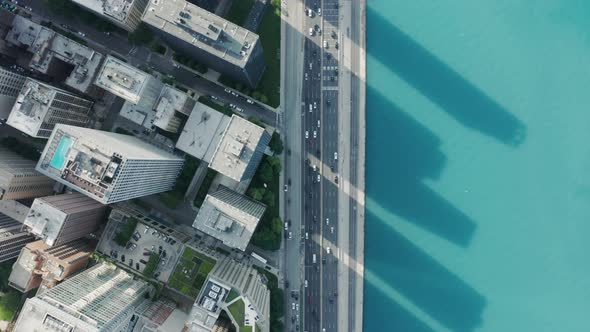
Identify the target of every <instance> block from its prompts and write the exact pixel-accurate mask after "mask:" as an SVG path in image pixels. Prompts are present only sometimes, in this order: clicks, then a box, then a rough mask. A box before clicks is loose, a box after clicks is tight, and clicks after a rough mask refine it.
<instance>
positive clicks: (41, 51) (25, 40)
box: [6, 16, 104, 92]
mask: <svg viewBox="0 0 590 332" xmlns="http://www.w3.org/2000/svg"><path fill="white" fill-rule="evenodd" d="M6 40H7V41H8V42H9V43H11V44H13V45H17V46H26V47H27V51H29V52H31V53H32V54H33V57H32V58H31V62H30V63H29V66H30V67H31V68H32V69H34V70H37V71H39V72H41V73H47V71H48V70H49V68H50V65H51V63H52V62H53V60H54V59H59V60H61V61H63V62H65V63H68V64H71V65H73V66H74V69H73V70H72V72H71V74H70V75H69V76H68V78H67V79H66V82H65V83H66V84H67V85H68V86H70V87H72V88H74V89H76V90H78V91H80V92H86V91H87V90H88V88H89V87H90V86H91V84H92V80H93V78H94V76H95V74H96V72H97V71H98V67H99V65H100V64H101V62H102V60H103V58H104V56H103V55H102V54H100V53H98V52H96V51H94V50H93V49H91V48H89V47H86V46H84V45H82V44H79V43H77V42H75V41H74V40H72V39H69V38H66V37H64V36H62V35H60V34H58V33H56V32H54V31H53V30H51V29H48V28H46V27H44V26H41V25H39V24H37V23H35V22H32V21H30V20H28V19H26V18H24V17H22V16H15V18H14V21H13V22H12V29H11V30H10V31H9V32H8V34H7V36H6Z"/></svg>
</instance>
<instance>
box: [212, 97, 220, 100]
mask: <svg viewBox="0 0 590 332" xmlns="http://www.w3.org/2000/svg"><path fill="white" fill-rule="evenodd" d="M211 99H213V100H219V98H217V96H211Z"/></svg>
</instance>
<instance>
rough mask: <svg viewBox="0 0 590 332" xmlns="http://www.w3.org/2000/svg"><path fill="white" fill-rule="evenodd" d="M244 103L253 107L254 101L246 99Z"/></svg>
mask: <svg viewBox="0 0 590 332" xmlns="http://www.w3.org/2000/svg"><path fill="white" fill-rule="evenodd" d="M246 102H247V103H248V104H250V105H254V101H253V100H252V99H246Z"/></svg>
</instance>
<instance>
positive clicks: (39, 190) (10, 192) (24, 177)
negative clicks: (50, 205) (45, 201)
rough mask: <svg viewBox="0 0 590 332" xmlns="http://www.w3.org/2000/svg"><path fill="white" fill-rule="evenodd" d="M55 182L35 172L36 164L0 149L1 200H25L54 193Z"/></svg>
mask: <svg viewBox="0 0 590 332" xmlns="http://www.w3.org/2000/svg"><path fill="white" fill-rule="evenodd" d="M54 184H55V181H53V180H52V179H50V178H48V177H46V176H45V175H42V174H41V173H39V172H37V171H36V170H35V162H34V161H31V160H27V159H25V158H23V157H21V156H19V155H17V154H16V153H14V152H12V151H9V150H7V149H5V148H3V147H0V199H10V200H15V199H25V198H34V197H40V196H47V195H51V193H53V185H54Z"/></svg>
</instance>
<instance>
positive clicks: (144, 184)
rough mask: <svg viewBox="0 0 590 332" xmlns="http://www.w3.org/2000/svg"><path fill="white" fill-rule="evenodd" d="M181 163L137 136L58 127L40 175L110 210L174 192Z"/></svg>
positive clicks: (50, 140) (46, 150)
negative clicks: (112, 205)
mask: <svg viewBox="0 0 590 332" xmlns="http://www.w3.org/2000/svg"><path fill="white" fill-rule="evenodd" d="M183 163H184V159H183V158H181V157H178V156H176V155H173V154H171V153H168V152H165V151H163V150H160V149H158V148H156V147H154V146H152V145H150V144H148V143H146V142H143V141H141V140H140V139H138V138H136V137H133V136H128V135H122V134H115V133H111V132H105V131H99V130H94V129H87V128H80V127H73V126H67V125H57V126H56V127H55V129H54V130H53V133H52V134H51V137H50V138H49V141H48V142H47V145H46V146H45V149H44V150H43V154H42V155H41V158H40V160H39V163H38V164H37V170H38V171H39V172H41V173H42V174H45V175H47V176H48V177H50V178H52V179H55V180H56V181H58V182H60V183H62V184H64V185H66V186H68V187H70V188H72V189H74V190H76V191H79V192H81V193H83V194H85V195H87V196H89V197H91V198H94V199H95V200H97V201H99V202H101V203H103V204H110V203H114V202H120V201H125V200H129V199H133V198H137V197H142V196H147V195H152V194H157V193H160V192H164V191H168V190H171V189H172V188H173V187H174V184H175V182H176V177H177V176H178V174H179V173H180V171H181V169H182V165H183Z"/></svg>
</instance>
